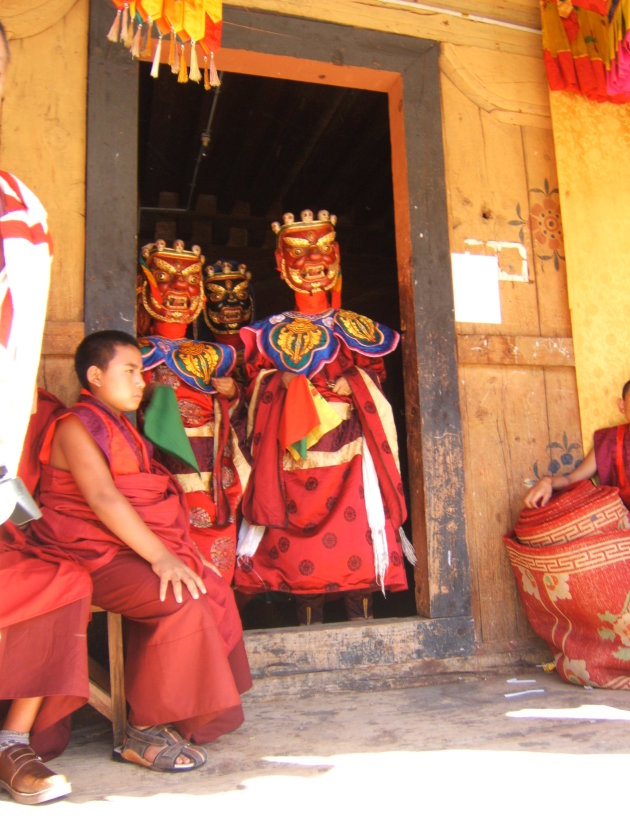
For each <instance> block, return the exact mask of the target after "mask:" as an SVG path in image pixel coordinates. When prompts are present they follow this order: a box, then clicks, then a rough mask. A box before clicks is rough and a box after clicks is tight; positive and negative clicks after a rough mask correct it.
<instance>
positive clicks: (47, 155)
mask: <svg viewBox="0 0 630 840" xmlns="http://www.w3.org/2000/svg"><path fill="white" fill-rule="evenodd" d="M37 5H38V7H39V9H38V10H34V9H30V10H29V9H28V8H27V9H25V8H24V6H23V4H21V3H20V4H17V3H16V6H17V8H15V9H14V10H13V11H14V14H15V24H16V25H15V30H16V31H19V32H22V33H23V34H24V35H25V37H24V38H20V39H19V40H14V41H12V42H11V62H10V64H9V67H8V71H7V75H8V81H7V85H6V89H5V102H4V104H3V106H2V133H1V136H0V141H1V142H0V155H1V160H2V168H3V169H7V170H9V171H10V172H13V173H14V174H15V175H17V176H18V178H21V179H22V180H23V181H24V183H25V184H26V185H27V186H28V187H30V189H31V190H33V191H34V192H35V194H36V195H37V197H38V198H39V199H40V201H41V202H42V204H43V205H44V207H45V208H46V211H47V213H48V225H49V229H50V233H51V236H52V239H53V246H54V252H55V255H54V259H53V264H52V272H51V284H50V293H49V297H48V313H47V317H48V319H49V320H66V319H70V320H79V319H81V318H82V317H83V258H84V242H85V228H84V222H85V111H86V79H85V64H86V55H87V28H88V0H78V2H75V3H74V4H68V3H61V2H56V3H55V4H54V8H52V9H48V8H46V9H43V8H42V5H46V6H47V5H48V4H42V3H38V4H37ZM50 5H51V6H52V5H53V4H50ZM4 11H5V10H4V4H3V5H2V12H1V13H0V16H1V17H2V19H3V20H4ZM27 11H29V12H30V17H31V19H33V18H34V16H35V17H39V18H40V19H41V20H43V21H46V20H48V21H49V23H52V25H49V28H45V29H43V30H40V29H39V28H38V27H35V28H36V30H37V34H32V33H31V30H30V28H24V29H22V28H21V27H19V26H18V22H19V20H20V19H21V16H22V15H23V14H26V12H27ZM64 11H66V12H67V14H66V15H65V17H63V18H60V17H59V15H61V14H62V13H63V12H64ZM51 13H52V14H51ZM49 15H51V16H50V17H49ZM5 22H6V21H5ZM26 34H31V35H32V36H31V37H26Z"/></svg>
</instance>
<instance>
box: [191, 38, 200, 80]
mask: <svg viewBox="0 0 630 840" xmlns="http://www.w3.org/2000/svg"><path fill="white" fill-rule="evenodd" d="M188 78H189V79H190V81H191V82H200V81H201V72H200V71H199V61H198V59H197V48H196V47H195V42H194V41H191V42H190V75H189V76H188Z"/></svg>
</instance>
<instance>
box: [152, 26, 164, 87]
mask: <svg viewBox="0 0 630 840" xmlns="http://www.w3.org/2000/svg"><path fill="white" fill-rule="evenodd" d="M161 55H162V35H161V34H160V36H159V37H158V39H157V43H156V45H155V53H154V54H153V62H152V64H151V78H153V79H157V77H158V76H159V75H160V56H161Z"/></svg>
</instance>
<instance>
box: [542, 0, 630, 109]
mask: <svg viewBox="0 0 630 840" xmlns="http://www.w3.org/2000/svg"><path fill="white" fill-rule="evenodd" d="M540 7H541V16H542V35H543V50H544V60H545V69H546V71H547V78H548V81H549V87H550V89H551V90H568V91H573V92H575V93H579V94H581V95H582V96H586V97H588V98H589V99H594V100H596V101H599V102H605V101H609V102H628V101H630V28H629V25H628V24H629V21H630V0H577V2H571V1H570V0H541V4H540Z"/></svg>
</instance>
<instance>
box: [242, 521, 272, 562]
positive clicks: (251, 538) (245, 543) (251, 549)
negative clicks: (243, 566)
mask: <svg viewBox="0 0 630 840" xmlns="http://www.w3.org/2000/svg"><path fill="white" fill-rule="evenodd" d="M264 535H265V526H264V525H252V524H251V523H250V522H248V521H247V520H246V519H245V518H244V519H243V521H242V522H241V527H240V528H239V531H238V545H237V547H236V556H237V558H238V559H239V560H241V559H242V558H243V557H253V556H254V554H256V550H257V548H258V546H259V545H260V541H261V540H262V538H263V537H264Z"/></svg>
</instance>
